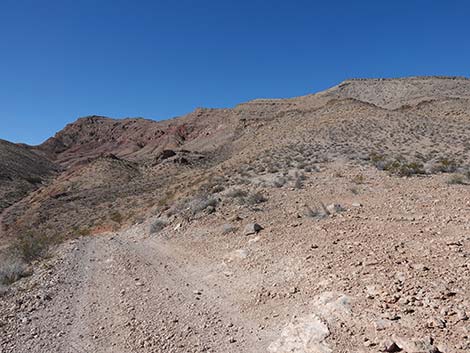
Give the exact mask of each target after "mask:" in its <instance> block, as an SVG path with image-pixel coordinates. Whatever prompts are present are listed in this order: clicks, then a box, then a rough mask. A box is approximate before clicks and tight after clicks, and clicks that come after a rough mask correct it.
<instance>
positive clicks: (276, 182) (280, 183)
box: [273, 177, 287, 188]
mask: <svg viewBox="0 0 470 353" xmlns="http://www.w3.org/2000/svg"><path fill="white" fill-rule="evenodd" d="M286 183H287V180H286V179H285V178H283V177H277V178H275V179H274V181H273V184H274V186H275V187H277V188H282V187H283V186H284V185H285V184H286Z"/></svg>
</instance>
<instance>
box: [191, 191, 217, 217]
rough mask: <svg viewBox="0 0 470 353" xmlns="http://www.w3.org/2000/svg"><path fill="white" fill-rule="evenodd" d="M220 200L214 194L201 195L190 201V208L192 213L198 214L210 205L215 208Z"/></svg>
mask: <svg viewBox="0 0 470 353" xmlns="http://www.w3.org/2000/svg"><path fill="white" fill-rule="evenodd" d="M218 202H219V201H218V200H217V199H216V198H215V197H212V196H208V195H205V196H199V197H196V198H194V199H193V200H191V201H190V202H189V205H188V208H189V210H190V211H191V213H192V215H196V214H198V213H199V212H202V211H204V210H205V209H207V208H208V207H213V208H215V207H216V206H217V204H218Z"/></svg>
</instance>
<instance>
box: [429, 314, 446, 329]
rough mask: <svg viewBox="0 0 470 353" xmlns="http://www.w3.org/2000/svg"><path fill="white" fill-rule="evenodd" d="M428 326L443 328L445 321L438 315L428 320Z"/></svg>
mask: <svg viewBox="0 0 470 353" xmlns="http://www.w3.org/2000/svg"><path fill="white" fill-rule="evenodd" d="M428 327H430V328H433V327H437V328H441V329H443V328H445V327H446V321H445V320H444V319H441V318H439V317H435V318H432V319H431V320H429V321H428Z"/></svg>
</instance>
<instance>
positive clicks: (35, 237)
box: [13, 232, 59, 262]
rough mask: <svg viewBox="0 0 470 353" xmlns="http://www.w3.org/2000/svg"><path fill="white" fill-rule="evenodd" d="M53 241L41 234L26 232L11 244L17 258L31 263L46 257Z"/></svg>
mask: <svg viewBox="0 0 470 353" xmlns="http://www.w3.org/2000/svg"><path fill="white" fill-rule="evenodd" d="M54 241H55V239H54V237H47V236H46V235H44V234H42V233H34V232H27V233H25V234H21V235H20V236H18V238H17V239H16V241H15V243H14V244H13V249H14V252H15V254H16V255H17V256H18V258H20V259H22V260H24V261H26V262H31V261H33V260H36V259H38V258H40V257H42V256H44V255H46V253H47V251H48V249H49V247H50V246H51V244H52V243H53V242H54ZM56 241H59V240H58V239H57V240H56Z"/></svg>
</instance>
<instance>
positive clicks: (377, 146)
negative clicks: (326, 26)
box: [0, 77, 470, 353]
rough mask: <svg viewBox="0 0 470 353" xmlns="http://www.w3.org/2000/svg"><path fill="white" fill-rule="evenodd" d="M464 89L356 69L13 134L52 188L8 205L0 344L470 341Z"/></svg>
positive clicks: (452, 348)
mask: <svg viewBox="0 0 470 353" xmlns="http://www.w3.org/2000/svg"><path fill="white" fill-rule="evenodd" d="M469 99H470V80H468V79H466V78H456V77H412V78H403V79H367V80H348V81H345V82H343V83H341V84H339V85H338V86H335V87H333V88H331V89H329V90H327V91H324V92H320V93H317V94H313V95H308V96H303V97H297V98H291V99H259V100H254V101H251V102H247V103H244V104H240V105H238V106H236V107H234V108H232V109H197V110H196V111H195V112H193V113H191V114H189V115H187V116H184V117H180V118H174V119H170V120H166V121H161V122H155V121H151V120H146V119H140V118H139V119H123V120H115V119H109V118H104V117H88V118H81V119H79V120H77V121H76V122H75V123H72V124H69V125H68V126H67V127H66V128H65V129H63V130H62V131H60V132H58V133H57V134H56V135H55V136H54V137H52V138H51V139H49V140H47V141H46V142H44V143H43V144H42V145H39V146H34V147H31V146H20V145H14V144H9V143H6V142H5V144H1V145H0V147H1V149H0V151H1V153H2V156H3V155H8V156H9V158H10V160H12V161H14V163H12V162H8V166H10V169H8V173H9V174H8V176H9V178H10V179H12V180H10V179H9V183H10V184H9V185H8V187H9V188H12V187H13V188H14V185H13V184H11V182H12V181H14V182H15V183H18V185H20V184H21V183H20V182H19V180H20V179H21V180H23V179H25V180H26V177H29V176H30V175H34V176H37V177H40V178H41V182H40V183H36V184H37V185H35V186H34V187H31V188H29V189H27V190H26V191H23V193H22V194H20V193H18V195H21V196H18V197H15V198H14V199H11V201H9V200H7V201H5V205H6V207H4V209H3V212H2V214H1V216H0V221H1V223H2V232H1V233H0V238H1V241H2V249H3V250H2V252H3V254H2V257H3V264H2V267H1V268H0V275H1V276H0V279H2V278H3V279H2V280H3V282H4V284H3V287H2V298H1V302H0V332H1V335H0V347H1V349H0V352H2V353H3V352H271V353H274V352H276V353H285V352H298V353H301V352H306V353H311V352H322V353H324V352H408V353H431V352H434V353H437V352H443V353H444V352H446V353H447V352H468V351H470V320H469V318H468V316H469V315H470V288H469V283H470V271H469V270H470V268H469V266H470V222H469V217H468V215H469V214H470V212H469V211H470V193H469V187H470V179H469V177H470V174H469V168H470V155H469V152H470V143H469V142H468V136H469V133H470V101H469ZM15 149H17V150H15ZM3 151H8V153H9V154H4V152H3ZM10 151H13V152H10ZM15 156H17V157H18V158H16V159H15ZM20 157H21V158H20ZM6 160H7V159H3V158H2V163H3V162H4V161H6ZM31 160H32V161H31ZM32 163H36V164H32ZM26 166H29V167H30V169H24V168H25V167H26ZM33 172H34V173H35V174H31V173H33ZM28 173H30V174H28ZM4 174H5V173H4ZM2 175H3V174H2ZM2 180H3V179H2ZM21 182H22V181H21ZM4 185H6V184H4V183H3V182H2V185H1V186H2V187H4ZM12 185H13V186H12ZM15 185H16V184H15ZM2 190H3V189H2ZM3 200H5V199H3ZM3 200H2V202H4V201H3ZM2 204H3V203H2Z"/></svg>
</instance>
